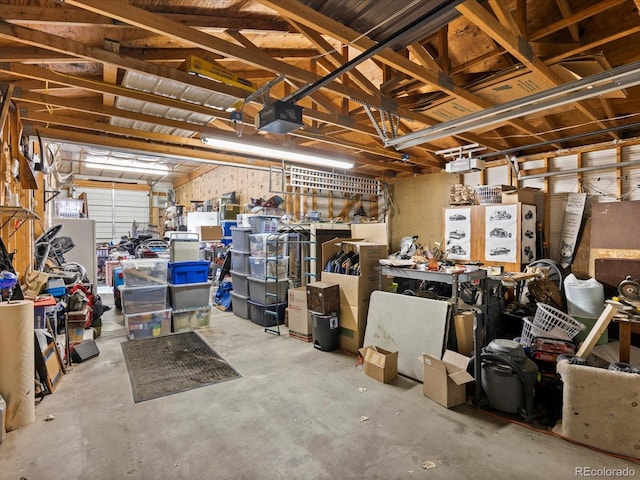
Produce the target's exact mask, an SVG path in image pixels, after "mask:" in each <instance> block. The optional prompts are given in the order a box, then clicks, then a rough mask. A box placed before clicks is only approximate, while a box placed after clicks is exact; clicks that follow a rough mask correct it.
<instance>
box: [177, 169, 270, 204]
mask: <svg viewBox="0 0 640 480" xmlns="http://www.w3.org/2000/svg"><path fill="white" fill-rule="evenodd" d="M229 192H236V201H237V202H238V203H240V204H241V205H243V204H246V203H249V202H250V201H251V198H258V197H262V198H269V197H271V196H272V195H273V194H272V193H270V192H269V172H267V171H261V170H249V169H246V168H237V167H225V166H220V167H217V168H215V169H214V170H211V171H209V172H207V173H205V174H204V175H201V176H199V177H196V178H195V179H193V180H192V181H191V182H189V183H186V184H185V185H183V186H180V187H177V188H176V203H177V204H179V205H185V206H186V207H189V206H190V203H191V201H205V200H211V201H213V202H214V203H215V202H216V201H217V200H218V199H219V198H220V197H221V196H222V195H223V194H225V193H229Z"/></svg>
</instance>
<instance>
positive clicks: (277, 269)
mask: <svg viewBox="0 0 640 480" xmlns="http://www.w3.org/2000/svg"><path fill="white" fill-rule="evenodd" d="M249 270H250V273H251V276H252V277H255V278H261V279H263V280H264V279H266V278H267V277H269V278H277V279H278V280H284V279H286V278H287V277H288V276H289V257H281V258H275V257H273V258H270V257H249Z"/></svg>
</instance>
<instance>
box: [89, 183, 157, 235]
mask: <svg viewBox="0 0 640 480" xmlns="http://www.w3.org/2000/svg"><path fill="white" fill-rule="evenodd" d="M77 191H78V193H86V194H87V204H88V206H89V218H91V219H93V220H95V221H96V241H97V242H99V243H102V242H111V241H114V242H116V243H117V242H119V241H120V238H121V237H123V236H130V235H131V228H132V226H133V222H134V220H135V222H136V224H137V225H138V226H139V229H145V228H146V227H147V224H148V222H149V194H148V193H147V192H141V191H137V190H116V189H112V188H78V189H77Z"/></svg>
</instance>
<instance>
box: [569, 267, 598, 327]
mask: <svg viewBox="0 0 640 480" xmlns="http://www.w3.org/2000/svg"><path fill="white" fill-rule="evenodd" d="M564 288H565V290H564V292H565V296H566V297H567V313H568V314H569V315H571V316H572V317H580V318H598V317H599V316H600V314H601V313H602V311H603V310H604V286H603V285H602V284H601V283H600V282H598V281H597V280H595V279H594V278H589V279H588V280H579V279H577V278H576V277H575V275H573V274H570V275H568V276H567V277H566V278H565V279H564Z"/></svg>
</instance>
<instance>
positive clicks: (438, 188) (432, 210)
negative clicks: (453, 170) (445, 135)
mask: <svg viewBox="0 0 640 480" xmlns="http://www.w3.org/2000/svg"><path fill="white" fill-rule="evenodd" d="M455 183H458V178H457V176H455V175H450V174H445V173H443V174H435V175H425V176H420V177H414V178H411V179H408V180H401V181H398V182H395V183H393V184H391V185H390V188H389V190H390V192H391V198H392V200H393V203H394V205H395V208H392V210H391V211H390V212H389V215H388V218H389V220H388V223H389V224H390V229H391V251H392V252H393V251H398V249H399V244H400V239H401V238H402V237H406V236H412V235H418V237H419V238H418V242H419V243H421V244H422V245H425V246H429V245H431V244H433V242H437V241H440V240H442V237H443V235H444V232H443V228H444V222H443V219H442V212H443V209H444V208H445V207H448V206H449V190H450V186H451V185H453V184H455Z"/></svg>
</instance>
